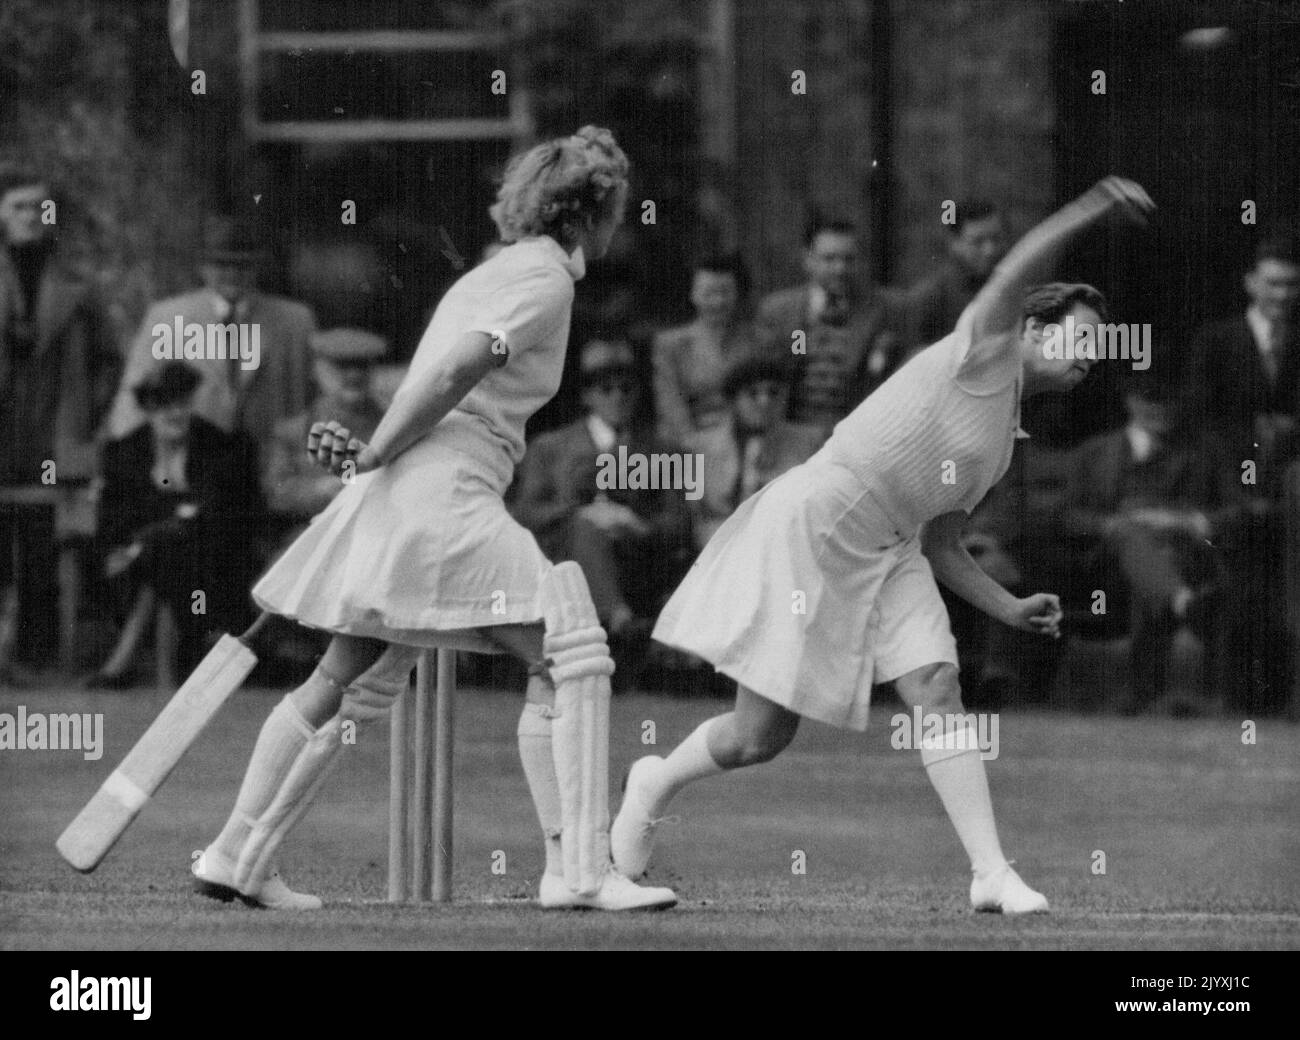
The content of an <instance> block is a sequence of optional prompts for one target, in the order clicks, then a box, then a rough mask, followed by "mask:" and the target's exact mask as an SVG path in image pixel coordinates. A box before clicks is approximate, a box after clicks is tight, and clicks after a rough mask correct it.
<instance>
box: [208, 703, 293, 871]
mask: <svg viewBox="0 0 1300 1040" xmlns="http://www.w3.org/2000/svg"><path fill="white" fill-rule="evenodd" d="M314 732H315V727H313V726H311V725H310V724H309V723H308V722H307V720H306V719H304V718H303V717H302V714H301V713H300V712H299V711H298V709H297V707H296V706H295V705H294V703H293V695H292V694H288V695H286V696H285V697H284V698H283V699H282V700H281V701H280V703H279V704H277V705H276V706H275V708H274V709H273V710H272V712H271V714H270V715H269V716H267V719H266V721H265V722H264V723H262V732H261V733H259V734H258V737H257V743H256V744H255V745H254V746H253V755H252V758H250V759H249V761H248V769H247V771H246V772H245V773H244V782H243V784H241V785H240V788H239V796H238V797H237V798H236V799H235V808H234V811H233V812H232V813H231V814H230V819H228V820H227V821H226V825H225V827H223V828H222V829H221V833H220V834H219V835H217V840H216V841H215V842H213V846H214V847H215V848H216V850H217V852H218V853H219V854H221V855H222V856H224V857H225V858H226V859H228V860H230V861H231V862H232V863H233V862H235V861H236V860H238V859H239V854H240V852H241V850H242V849H243V847H244V842H245V841H246V840H247V839H248V834H249V832H250V831H251V830H252V829H253V825H254V824H255V823H256V822H257V819H258V817H259V816H261V815H262V813H264V812H265V811H266V808H267V806H268V805H270V804H271V799H272V798H274V797H275V793H276V792H277V791H278V790H279V789H280V785H281V784H283V783H284V778H285V777H286V776H287V775H288V774H289V770H290V769H291V768H293V764H294V762H295V761H296V760H297V758H298V756H299V754H301V753H302V749H303V747H304V746H305V745H306V743H307V740H308V738H309V737H310V736H311V735H312V734H313V733H314Z"/></svg>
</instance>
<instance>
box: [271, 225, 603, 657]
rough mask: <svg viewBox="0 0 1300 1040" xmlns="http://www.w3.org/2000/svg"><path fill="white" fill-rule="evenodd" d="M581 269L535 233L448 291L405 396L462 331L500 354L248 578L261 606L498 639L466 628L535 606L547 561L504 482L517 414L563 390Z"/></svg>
mask: <svg viewBox="0 0 1300 1040" xmlns="http://www.w3.org/2000/svg"><path fill="white" fill-rule="evenodd" d="M583 273H584V263H583V255H582V251H581V250H580V249H579V250H577V251H575V252H574V253H573V255H572V256H570V255H569V254H568V253H566V252H565V251H564V249H563V248H562V247H561V246H560V245H559V244H558V243H557V242H556V241H555V240H554V239H552V238H550V237H548V236H538V237H533V238H527V239H523V240H522V241H519V242H516V243H514V244H512V245H509V246H506V247H505V248H504V249H502V250H501V251H500V252H499V253H497V255H496V256H494V257H492V258H491V259H490V260H487V261H485V262H484V263H482V264H480V265H479V266H478V267H475V268H474V269H473V270H471V271H469V272H467V273H466V274H465V275H464V276H463V277H462V278H460V279H459V280H458V281H457V282H456V283H455V284H454V285H453V286H452V287H451V288H450V289H449V290H448V291H447V293H446V295H445V296H444V297H443V298H442V300H441V302H440V303H439V304H438V307H437V310H436V311H435V312H434V315H433V318H432V320H431V321H430V323H429V327H428V329H427V330H426V331H425V333H424V336H423V337H422V338H421V340H420V345H419V347H418V349H417V350H416V353H415V357H414V359H413V360H412V361H411V367H410V370H409V371H408V372H407V374H406V377H405V379H403V380H402V384H401V386H400V387H399V388H398V391H397V397H398V398H400V397H401V396H402V394H404V393H407V392H409V391H410V390H411V389H412V388H413V387H416V386H418V385H419V384H420V383H421V381H423V380H426V379H428V378H430V377H431V376H433V375H434V374H435V373H436V372H438V371H439V368H440V367H441V366H442V365H443V364H444V361H445V358H446V356H447V354H448V352H449V350H450V348H451V347H452V345H453V344H454V343H455V342H456V340H457V339H458V338H459V337H460V336H462V335H463V334H464V333H466V332H486V333H489V334H490V335H494V336H499V337H501V338H502V339H503V340H504V342H505V345H506V349H507V351H508V357H507V360H506V362H505V364H504V365H502V366H501V367H499V368H496V369H494V370H492V371H491V372H489V373H488V375H486V376H485V377H484V378H483V379H482V381H481V382H479V384H478V385H477V386H475V387H474V389H472V390H471V391H470V392H469V393H468V394H467V395H466V396H465V398H464V399H463V400H462V401H461V402H460V404H459V405H457V406H456V407H455V408H454V409H452V411H451V412H450V413H448V415H447V416H446V417H445V418H444V419H443V420H442V422H440V423H439V424H438V425H437V427H435V428H434V429H433V430H432V431H431V432H430V433H429V434H428V435H427V436H425V437H424V438H423V439H422V440H420V441H418V442H416V443H415V444H414V445H412V446H411V447H410V448H408V449H407V450H406V451H404V452H402V453H401V454H400V455H399V456H397V458H395V459H393V460H392V461H391V462H389V463H388V464H387V465H384V466H381V467H380V468H379V469H376V470H372V471H371V472H369V473H365V474H362V475H361V476H359V477H357V478H355V480H353V481H352V482H350V483H348V484H347V485H346V486H344V488H343V489H342V491H340V492H339V494H338V495H337V496H336V497H335V498H334V500H333V501H332V502H331V503H330V505H329V506H328V507H326V508H325V509H324V510H323V511H322V512H321V513H320V514H319V515H318V516H316V517H315V518H314V519H313V520H312V522H311V524H310V526H309V527H308V528H307V530H306V531H304V532H303V533H302V535H300V536H299V537H298V539H297V540H296V541H294V543H293V544H292V545H291V546H290V547H289V549H288V550H287V551H286V552H285V553H284V555H283V556H281V557H280V559H279V560H277V561H276V562H275V563H274V564H273V565H272V566H271V568H270V569H269V570H268V571H267V573H266V574H265V575H264V576H263V577H262V579H261V580H260V581H259V582H258V583H257V585H256V586H255V587H254V589H253V598H254V599H255V600H256V601H257V603H258V604H259V605H260V606H261V607H262V608H263V609H265V610H269V611H272V612H274V613H276V614H282V615H284V616H286V617H290V618H294V619H295V620H297V621H299V622H301V623H302V624H304V625H308V626H311V627H312V628H320V629H325V630H326V631H329V632H337V633H346V634H349V635H358V636H371V637H374V638H377V639H384V640H388V641H389V642H394V643H403V644H406V645H409V646H446V645H454V646H458V647H461V648H465V649H482V650H491V651H499V648H498V647H496V646H495V645H494V644H492V643H491V642H490V641H488V640H486V639H484V638H483V637H481V636H479V635H478V634H477V633H475V632H474V631H473V630H476V629H480V628H483V627H486V626H492V625H501V624H514V623H526V622H532V621H538V620H540V619H541V616H542V614H541V610H540V609H539V606H538V602H537V590H538V585H539V582H540V581H541V578H542V575H543V574H544V573H545V572H546V571H547V570H549V569H550V563H549V562H548V561H547V559H546V557H545V556H543V555H542V552H541V550H540V549H539V548H538V547H537V542H536V540H535V539H534V538H533V536H532V534H531V533H530V532H529V531H527V530H526V529H525V528H523V527H521V526H520V525H519V524H518V523H517V522H515V520H514V519H513V518H512V517H511V516H510V514H509V513H508V512H506V508H505V504H504V502H503V500H502V496H503V495H504V494H505V491H506V488H507V487H509V485H510V480H511V477H512V476H513V474H514V467H515V465H516V464H517V463H518V462H519V460H520V459H521V458H522V457H523V453H524V424H525V423H526V422H527V420H528V418H529V417H530V416H531V415H532V414H533V413H534V412H536V411H537V409H538V408H540V407H541V406H542V405H543V404H545V403H546V402H547V401H548V400H550V399H551V397H552V396H554V394H555V392H556V390H558V389H559V386H560V379H561V376H562V374H563V372H564V354H565V346H566V344H567V342H568V338H569V319H570V312H571V310H572V305H573V293H574V284H573V283H574V282H575V281H576V280H577V279H579V278H581V277H582V275H583ZM449 635H450V637H449Z"/></svg>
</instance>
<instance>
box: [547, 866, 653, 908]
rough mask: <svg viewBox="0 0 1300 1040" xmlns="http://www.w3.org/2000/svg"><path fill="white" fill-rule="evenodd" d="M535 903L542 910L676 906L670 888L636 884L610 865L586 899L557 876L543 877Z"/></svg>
mask: <svg viewBox="0 0 1300 1040" xmlns="http://www.w3.org/2000/svg"><path fill="white" fill-rule="evenodd" d="M537 903H538V905H539V906H540V907H541V908H542V909H543V910H667V909H668V908H669V907H670V906H675V905H676V904H677V893H676V892H674V891H673V890H672V889H671V888H651V887H650V886H648V885H638V884H636V883H635V882H633V881H629V880H628V879H627V878H625V877H624V876H623V875H622V874H620V873H619V872H618V871H617V870H616V869H615V868H614V867H613V866H612V865H611V866H610V867H609V869H608V870H606V871H605V877H604V878H603V879H602V880H601V883H600V888H598V889H597V890H596V891H595V893H594V894H593V895H589V896H581V895H578V893H577V892H574V891H573V890H572V889H571V888H569V886H568V885H567V884H565V882H564V877H563V875H561V874H543V875H542V883H541V885H539V886H538V890H537Z"/></svg>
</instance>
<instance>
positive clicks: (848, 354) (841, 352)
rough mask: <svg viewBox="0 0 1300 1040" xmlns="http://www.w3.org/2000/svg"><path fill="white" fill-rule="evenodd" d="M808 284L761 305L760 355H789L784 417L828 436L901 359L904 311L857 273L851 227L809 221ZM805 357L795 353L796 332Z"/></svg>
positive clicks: (889, 295) (854, 234)
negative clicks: (789, 379) (789, 382)
mask: <svg viewBox="0 0 1300 1040" xmlns="http://www.w3.org/2000/svg"><path fill="white" fill-rule="evenodd" d="M805 244H806V249H805V251H804V257H803V263H804V270H805V271H806V272H807V274H808V281H807V283H805V284H804V285H796V286H793V287H792V288H789V289H782V290H780V291H778V292H775V293H772V294H771V295H770V296H768V297H767V298H766V299H764V300H763V302H762V303H761V304H760V305H759V308H758V318H757V323H758V326H759V333H760V336H761V337H762V343H763V347H764V349H765V350H768V351H771V353H772V354H773V356H780V357H783V358H789V359H791V361H792V370H793V372H794V376H793V382H792V385H791V388H790V406H789V414H788V416H787V418H789V419H790V420H791V421H793V422H798V423H805V424H808V425H812V426H820V427H821V428H822V429H823V430H824V431H826V432H827V433H829V432H830V430H831V427H833V426H834V425H835V424H836V423H837V422H839V421H840V420H841V419H842V418H844V416H846V415H847V414H848V413H849V412H850V411H852V410H853V409H854V408H855V407H857V405H858V404H859V403H861V401H862V400H863V398H865V397H866V396H867V395H868V394H869V393H871V391H872V390H874V389H875V388H876V387H878V386H879V385H880V384H881V383H883V382H884V381H885V380H886V379H887V378H888V377H889V376H890V375H891V374H892V373H893V371H894V369H895V368H897V367H898V365H899V363H900V362H901V361H902V347H903V345H904V344H903V340H902V337H901V336H900V335H899V332H900V329H901V328H902V327H903V324H904V317H905V316H904V313H903V311H902V307H901V304H900V302H899V300H898V298H897V295H896V294H895V293H893V292H892V291H890V290H888V289H881V288H876V287H874V286H871V285H868V284H865V283H863V282H862V281H861V280H860V279H859V276H858V238H857V229H856V228H855V227H854V226H853V225H852V224H849V223H846V222H844V221H828V220H820V219H818V220H814V221H813V222H812V223H811V224H810V225H809V227H808V234H807V235H806V237H805ZM796 332H801V333H803V337H804V350H805V351H806V353H793V352H792V348H793V347H794V346H795V333H796Z"/></svg>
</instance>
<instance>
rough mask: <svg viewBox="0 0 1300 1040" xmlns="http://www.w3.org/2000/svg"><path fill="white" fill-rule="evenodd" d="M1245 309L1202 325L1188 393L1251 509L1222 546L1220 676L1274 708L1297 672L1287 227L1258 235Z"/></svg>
mask: <svg viewBox="0 0 1300 1040" xmlns="http://www.w3.org/2000/svg"><path fill="white" fill-rule="evenodd" d="M1242 284H1243V285H1244V287H1245V290H1246V295H1247V297H1248V299H1249V303H1248V305H1247V307H1246V310H1245V313H1244V314H1241V315H1239V316H1237V317H1235V318H1228V319H1225V320H1223V321H1219V322H1215V323H1213V324H1210V325H1208V326H1206V327H1205V328H1204V329H1202V330H1201V331H1200V333H1199V334H1198V335H1197V336H1196V337H1195V338H1194V339H1193V342H1192V346H1191V358H1190V378H1189V384H1190V385H1189V394H1192V395H1194V396H1195V399H1196V400H1197V401H1198V404H1199V407H1198V411H1199V414H1200V416H1201V417H1202V419H1203V421H1204V422H1205V423H1207V424H1208V426H1209V427H1210V428H1211V429H1212V430H1214V431H1215V432H1216V433H1217V434H1218V435H1219V436H1220V437H1221V438H1222V439H1223V441H1224V442H1225V444H1226V445H1227V446H1228V450H1229V452H1230V457H1229V461H1228V464H1229V465H1230V466H1231V467H1232V469H1233V473H1234V476H1236V477H1237V479H1239V480H1242V481H1243V482H1245V481H1247V480H1248V477H1247V475H1246V474H1245V473H1244V472H1243V466H1244V464H1245V463H1246V462H1247V461H1249V462H1250V463H1252V464H1253V466H1252V467H1251V468H1253V470H1254V473H1253V474H1252V476H1253V481H1254V482H1253V483H1249V482H1245V483H1244V490H1245V491H1246V493H1247V494H1248V495H1249V497H1250V505H1251V515H1250V517H1249V518H1248V519H1247V521H1246V522H1244V523H1243V524H1242V525H1241V528H1240V530H1239V532H1238V534H1237V537H1236V538H1234V539H1233V540H1232V542H1231V543H1230V545H1229V549H1230V551H1231V555H1232V567H1233V569H1234V579H1235V580H1234V581H1233V583H1232V585H1231V589H1230V593H1229V596H1228V602H1227V604H1226V607H1225V618H1226V624H1227V626H1228V628H1229V632H1230V634H1229V637H1228V640H1227V643H1228V648H1229V649H1228V652H1227V653H1226V654H1225V655H1224V669H1225V682H1230V683H1231V687H1230V690H1231V691H1239V692H1241V693H1242V695H1243V698H1242V699H1243V704H1242V706H1243V707H1248V708H1250V709H1252V710H1269V709H1273V708H1277V707H1280V706H1281V705H1282V703H1283V702H1284V700H1285V699H1286V697H1287V695H1288V691H1289V690H1290V689H1291V688H1292V686H1293V685H1294V684H1295V683H1296V682H1297V681H1300V674H1292V675H1290V676H1288V675H1287V671H1288V667H1289V666H1291V662H1294V661H1295V659H1296V656H1297V651H1298V650H1300V618H1298V617H1296V616H1295V605H1296V604H1297V602H1298V601H1300V593H1297V591H1296V590H1295V589H1294V588H1292V587H1290V586H1289V585H1288V584H1287V582H1288V578H1287V574H1288V570H1287V567H1286V566H1285V561H1286V559H1287V558H1288V557H1287V544H1288V543H1287V528H1288V524H1290V525H1292V526H1294V525H1295V524H1296V519H1295V517H1294V516H1293V515H1291V514H1290V512H1289V509H1288V503H1287V499H1286V496H1285V493H1284V484H1285V482H1286V477H1285V474H1286V473H1287V472H1288V467H1290V466H1294V464H1295V460H1296V458H1297V454H1298V451H1297V449H1298V448H1300V438H1298V432H1300V431H1298V430H1297V420H1298V419H1300V332H1298V330H1297V317H1298V316H1300V315H1298V311H1297V303H1298V302H1300V255H1298V254H1297V240H1296V236H1295V234H1294V233H1291V234H1288V235H1278V236H1272V237H1269V238H1266V239H1265V240H1263V241H1262V242H1260V244H1259V246H1258V248H1257V249H1256V252H1255V264H1254V266H1253V267H1252V268H1251V270H1250V271H1249V272H1247V274H1246V275H1245V277H1244V278H1243V279H1242Z"/></svg>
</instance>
